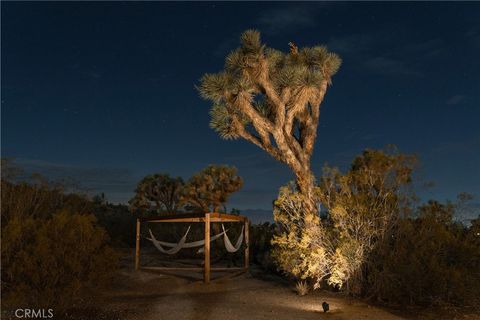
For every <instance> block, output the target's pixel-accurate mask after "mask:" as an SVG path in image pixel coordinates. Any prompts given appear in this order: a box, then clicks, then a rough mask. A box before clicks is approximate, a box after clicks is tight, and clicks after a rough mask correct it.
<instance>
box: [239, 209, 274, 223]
mask: <svg viewBox="0 0 480 320" xmlns="http://www.w3.org/2000/svg"><path fill="white" fill-rule="evenodd" d="M240 214H241V215H244V216H247V217H248V218H249V219H250V221H251V222H252V223H255V224H257V223H263V222H273V213H272V210H265V209H243V210H240Z"/></svg>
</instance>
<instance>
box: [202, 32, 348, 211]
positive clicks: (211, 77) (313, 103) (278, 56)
mask: <svg viewBox="0 0 480 320" xmlns="http://www.w3.org/2000/svg"><path fill="white" fill-rule="evenodd" d="M289 45H290V52H289V53H283V52H281V51H278V50H275V49H271V48H267V47H266V46H265V45H264V44H262V42H261V40H260V33H259V32H258V31H255V30H248V31H245V32H244V33H243V34H242V37H241V46H240V48H238V49H236V50H234V51H233V52H231V53H230V54H229V55H228V56H227V58H226V60H225V68H224V70H223V71H221V72H219V73H215V74H205V75H204V76H203V77H202V79H201V84H200V88H199V90H200V93H201V95H202V97H203V98H205V99H207V100H210V101H212V102H213V107H212V109H211V112H210V114H211V117H212V119H211V122H210V126H211V127H212V128H213V129H214V130H216V131H217V132H218V133H219V135H220V136H221V137H222V138H224V139H238V138H243V139H245V140H247V141H249V142H251V143H253V144H255V145H256V146H258V147H260V148H261V149H263V150H264V151H266V152H267V153H269V154H270V155H271V156H273V157H274V158H275V159H276V160H278V161H281V162H283V163H285V164H287V165H288V166H289V167H290V168H291V169H292V171H293V172H294V174H295V177H296V183H297V187H298V189H299V191H300V192H301V193H302V194H303V195H304V196H305V197H304V199H305V200H304V201H305V202H306V203H305V208H306V212H304V213H303V214H304V215H307V214H314V215H315V213H316V210H315V201H314V186H315V185H314V183H315V179H314V176H313V173H312V171H311V167H310V158H311V156H312V153H313V146H314V143H315V138H316V136H317V126H318V119H319V116H320V104H321V103H322V101H323V98H324V96H325V93H326V91H327V87H328V85H329V84H330V83H331V79H332V76H333V75H334V74H335V73H336V72H337V70H338V68H339V67H340V63H341V60H340V58H339V57H338V56H337V55H336V54H334V53H331V52H329V51H328V50H327V49H326V47H324V46H315V47H311V48H308V47H306V48H301V49H299V48H297V47H296V46H295V45H294V44H292V43H290V44H289Z"/></svg>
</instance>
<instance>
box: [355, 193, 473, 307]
mask: <svg viewBox="0 0 480 320" xmlns="http://www.w3.org/2000/svg"><path fill="white" fill-rule="evenodd" d="M454 209H455V208H454V206H453V205H452V204H440V203H438V202H435V201H430V202H429V203H428V204H426V205H423V206H422V207H420V208H419V216H418V217H417V218H409V219H402V220H400V221H399V223H398V225H397V227H396V230H395V231H394V232H393V233H392V237H391V239H389V241H385V242H382V243H381V244H380V245H379V246H378V247H377V248H376V250H375V251H374V252H373V254H372V255H371V256H370V257H369V276H368V278H367V279H365V283H364V287H365V289H366V291H367V295H369V296H370V297H375V298H376V299H377V300H380V301H384V302H388V303H395V304H416V305H433V304H438V303H448V304H455V305H468V304H473V303H478V302H479V300H478V299H479V298H478V297H480V235H476V234H475V233H474V230H473V229H474V226H475V225H474V224H472V226H471V227H470V228H467V227H465V226H463V225H461V224H458V223H454V222H453V221H452V217H453V213H454ZM474 223H476V221H474Z"/></svg>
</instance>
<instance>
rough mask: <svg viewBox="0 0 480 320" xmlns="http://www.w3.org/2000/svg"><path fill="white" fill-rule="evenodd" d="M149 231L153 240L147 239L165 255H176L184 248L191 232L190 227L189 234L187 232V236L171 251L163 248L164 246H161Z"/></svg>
mask: <svg viewBox="0 0 480 320" xmlns="http://www.w3.org/2000/svg"><path fill="white" fill-rule="evenodd" d="M148 231H150V236H151V238H147V239H148V240H150V241H152V243H153V245H154V246H155V247H156V248H157V249H158V250H159V251H160V252H162V253H165V254H175V253H177V252H178V251H180V250H181V249H182V248H183V245H184V244H185V240H186V239H187V234H188V232H189V231H190V227H188V229H187V232H185V235H184V236H183V237H182V239H180V241H179V242H178V243H177V244H175V246H174V247H173V248H172V249H170V250H165V249H164V248H163V247H162V245H161V244H160V243H161V241H158V240H157V239H155V236H154V235H153V233H152V230H150V229H148ZM163 243H166V242H163Z"/></svg>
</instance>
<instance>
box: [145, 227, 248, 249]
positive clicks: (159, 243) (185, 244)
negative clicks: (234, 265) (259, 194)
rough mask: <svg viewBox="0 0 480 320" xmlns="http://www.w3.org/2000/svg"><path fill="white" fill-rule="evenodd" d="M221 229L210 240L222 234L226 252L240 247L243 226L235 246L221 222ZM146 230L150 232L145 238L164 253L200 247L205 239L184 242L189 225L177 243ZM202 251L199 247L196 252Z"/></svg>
mask: <svg viewBox="0 0 480 320" xmlns="http://www.w3.org/2000/svg"><path fill="white" fill-rule="evenodd" d="M222 229H223V232H221V233H219V234H216V235H214V236H211V237H210V242H212V241H214V240H216V239H218V238H220V237H221V236H222V235H223V243H224V245H225V249H227V251H228V252H237V251H238V249H240V247H241V246H242V242H243V227H242V231H241V232H240V236H239V237H238V239H237V242H236V243H235V246H234V245H232V243H231V242H230V239H229V238H228V236H227V231H228V229H227V230H225V227H224V226H223V224H222ZM148 231H149V233H150V238H146V239H147V240H150V241H151V242H152V243H153V245H154V246H155V247H156V248H157V249H158V250H159V251H160V252H162V253H165V254H175V253H177V252H179V251H180V250H181V249H183V248H195V247H200V246H204V245H205V240H198V241H193V242H185V240H186V239H187V235H188V232H189V231H190V227H188V229H187V232H185V235H184V236H183V237H182V238H181V239H180V241H179V242H178V243H175V242H164V241H159V240H157V239H156V238H155V236H154V235H153V233H152V230H150V229H148ZM162 246H164V247H170V248H171V249H169V250H166V249H164V248H163V247H162ZM202 252H204V248H200V249H199V250H198V251H197V253H202Z"/></svg>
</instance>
